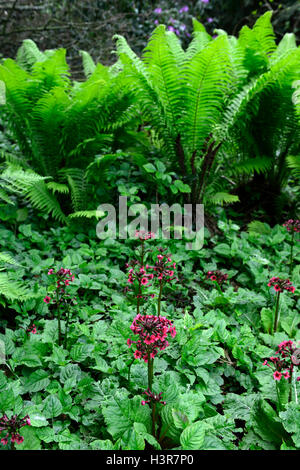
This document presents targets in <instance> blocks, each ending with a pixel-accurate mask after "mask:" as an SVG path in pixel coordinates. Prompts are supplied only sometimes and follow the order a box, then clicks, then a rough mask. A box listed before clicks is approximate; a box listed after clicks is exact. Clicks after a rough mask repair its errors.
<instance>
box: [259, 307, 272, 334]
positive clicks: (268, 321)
mask: <svg viewBox="0 0 300 470" xmlns="http://www.w3.org/2000/svg"><path fill="white" fill-rule="evenodd" d="M260 317H261V322H262V324H263V327H264V330H265V332H266V333H271V331H272V327H273V312H272V310H271V309H269V308H262V309H261V311H260Z"/></svg>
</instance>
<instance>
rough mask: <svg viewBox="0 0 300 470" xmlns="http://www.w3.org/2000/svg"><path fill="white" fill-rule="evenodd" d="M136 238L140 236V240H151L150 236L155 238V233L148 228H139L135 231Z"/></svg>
mask: <svg viewBox="0 0 300 470" xmlns="http://www.w3.org/2000/svg"><path fill="white" fill-rule="evenodd" d="M135 238H139V240H141V241H142V240H149V239H150V238H155V233H153V232H147V231H146V230H137V231H136V232H135Z"/></svg>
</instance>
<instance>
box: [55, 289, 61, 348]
mask: <svg viewBox="0 0 300 470" xmlns="http://www.w3.org/2000/svg"><path fill="white" fill-rule="evenodd" d="M59 300H60V299H59V294H58V291H57V292H56V305H57V326H58V345H59V346H60V345H61V321H60V308H59Z"/></svg>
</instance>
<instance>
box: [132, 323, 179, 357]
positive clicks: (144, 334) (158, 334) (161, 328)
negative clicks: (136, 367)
mask: <svg viewBox="0 0 300 470" xmlns="http://www.w3.org/2000/svg"><path fill="white" fill-rule="evenodd" d="M130 329H131V331H132V332H133V333H134V334H135V335H139V337H140V339H139V340H138V341H131V339H129V338H128V340H127V345H128V346H129V347H130V346H131V345H132V344H136V350H135V352H134V354H133V355H134V357H135V358H136V359H141V358H142V359H143V360H144V361H145V362H148V359H149V357H150V358H151V359H154V357H155V356H156V354H157V350H158V349H159V350H161V351H162V350H164V349H166V347H167V346H169V342H168V341H167V335H168V334H170V335H171V336H172V338H174V337H175V336H176V329H175V327H174V325H173V324H172V322H171V321H170V320H168V319H167V318H166V317H161V316H155V315H140V314H138V315H137V316H136V317H135V318H134V320H133V322H132V325H131V326H130Z"/></svg>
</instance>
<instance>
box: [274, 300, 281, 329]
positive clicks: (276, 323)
mask: <svg viewBox="0 0 300 470" xmlns="http://www.w3.org/2000/svg"><path fill="white" fill-rule="evenodd" d="M279 297H280V291H279V292H277V296H276V304H275V315H274V333H276V331H277V326H278V321H279Z"/></svg>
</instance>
